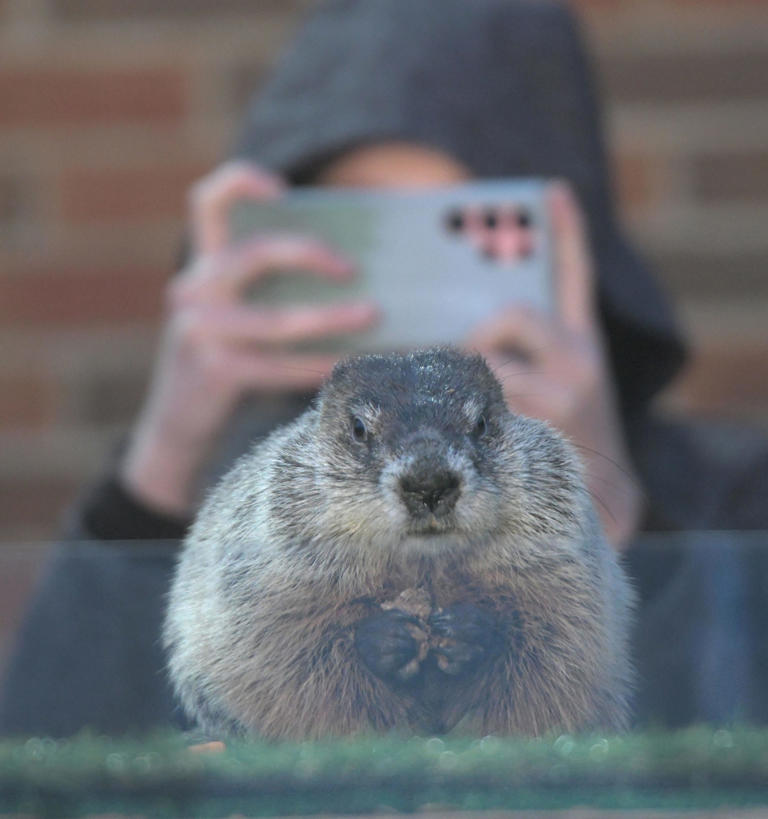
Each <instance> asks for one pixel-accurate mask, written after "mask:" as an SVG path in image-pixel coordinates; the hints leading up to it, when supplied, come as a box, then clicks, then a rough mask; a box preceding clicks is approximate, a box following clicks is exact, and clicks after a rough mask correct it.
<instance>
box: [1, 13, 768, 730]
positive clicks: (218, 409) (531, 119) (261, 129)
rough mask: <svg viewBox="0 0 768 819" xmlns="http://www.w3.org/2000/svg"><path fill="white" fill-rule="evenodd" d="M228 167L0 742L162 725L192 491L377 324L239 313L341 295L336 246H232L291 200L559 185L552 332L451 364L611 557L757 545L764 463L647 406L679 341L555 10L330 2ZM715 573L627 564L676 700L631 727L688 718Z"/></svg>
mask: <svg viewBox="0 0 768 819" xmlns="http://www.w3.org/2000/svg"><path fill="white" fill-rule="evenodd" d="M234 156H235V158H234V159H233V160H231V161H229V162H227V163H225V164H224V165H223V166H222V167H221V168H219V169H217V170H216V171H214V172H213V173H212V174H211V175H210V176H208V177H206V179H204V180H203V181H202V182H201V183H200V184H199V185H198V186H196V188H195V190H194V192H193V194H192V196H191V200H190V201H191V207H190V226H189V249H188V254H187V260H186V262H185V264H184V265H183V269H182V270H181V271H180V272H179V273H178V275H177V276H176V277H175V278H174V279H173V281H172V282H171V284H170V285H169V289H168V300H167V301H168V307H167V317H166V325H165V329H164V333H163V336H162V340H161V344H160V349H159V352H158V357H157V360H156V364H155V371H154V375H153V379H152V382H151V385H150V388H149V392H148V396H147V399H146V401H145V404H144V407H143V409H142V412H141V414H140V417H139V419H138V421H137V423H136V426H135V428H134V430H133V432H132V434H131V436H130V437H129V439H128V441H127V442H126V445H125V447H124V449H123V450H122V451H121V453H120V454H119V455H118V457H117V459H116V461H115V463H114V464H113V465H112V466H111V468H110V470H109V472H108V473H107V474H106V475H105V477H104V479H103V480H102V481H100V482H99V483H98V484H97V485H96V486H95V487H94V488H93V489H92V490H91V491H90V492H89V493H88V494H87V495H86V496H85V497H84V498H83V499H82V502H81V503H80V504H79V505H78V506H77V507H76V508H75V509H74V510H73V512H72V515H71V519H70V522H69V526H68V531H67V533H66V538H65V540H64V542H63V543H62V544H61V545H60V546H59V547H58V550H57V552H56V554H55V556H54V558H53V560H52V562H51V564H50V566H49V568H48V571H47V574H46V577H45V578H44V580H43V583H42V584H41V587H40V589H39V591H38V594H37V597H36V599H35V601H34V602H33V605H32V607H31V609H30V612H29V614H28V617H27V619H26V622H25V625H24V627H23V629H22V631H21V634H20V637H19V641H18V645H17V649H16V652H15V654H14V656H13V658H12V662H11V666H10V673H9V675H8V679H7V681H6V686H5V689H4V695H3V698H2V701H0V730H3V731H6V732H15V733H35V732H37V733H52V734H62V735H63V734H69V733H72V732H73V731H76V730H77V729H79V728H80V727H83V726H85V725H89V726H92V727H94V728H96V729H98V730H102V731H110V732H123V731H127V730H134V731H135V730H143V729H146V728H149V727H154V726H156V725H162V724H168V723H170V722H172V721H173V719H174V717H173V713H174V706H173V701H172V696H171V694H170V690H169V688H168V686H167V683H166V681H165V678H164V675H163V670H162V669H163V662H164V661H163V657H162V653H161V650H160V646H159V631H160V624H161V620H162V609H163V595H164V593H165V590H166V588H167V585H168V581H169V577H170V573H171V572H172V569H173V564H174V559H175V555H176V551H177V549H178V540H179V539H180V538H182V537H183V534H184V532H185V530H186V527H187V525H188V523H189V521H190V518H191V516H192V515H193V514H194V509H195V506H196V503H197V501H198V499H199V497H200V494H201V492H202V491H204V489H205V487H206V486H209V485H210V483H211V482H212V481H213V480H215V478H216V477H217V476H218V475H220V474H221V473H222V472H223V471H224V470H225V469H226V468H227V466H228V465H229V464H231V462H232V460H233V459H234V458H235V457H237V455H239V454H240V453H242V452H243V451H244V450H245V448H246V447H247V446H248V445H249V443H250V442H251V441H252V440H253V439H254V438H258V437H259V436H261V435H264V434H266V433H267V432H269V431H270V430H271V429H272V428H273V427H274V426H275V425H276V424H278V423H283V422H285V421H287V420H290V419H291V418H293V417H295V416H296V415H298V414H299V413H300V412H301V411H302V410H303V409H305V408H306V406H307V403H308V401H309V400H311V395H312V392H313V391H314V390H315V389H316V388H317V386H318V385H319V384H320V382H321V381H322V379H323V378H324V377H325V375H327V373H328V372H329V371H330V368H331V367H332V364H333V361H334V358H333V357H332V356H328V355H321V354H319V353H312V352H301V353H299V352H297V351H296V349H295V344H296V343H297V342H303V341H308V340H312V339H317V338H323V337H326V336H329V335H340V334H344V333H351V332H354V331H357V330H360V329H363V328H365V327H367V326H370V325H371V323H373V322H375V321H376V306H375V305H373V304H368V303H365V302H362V303H355V304H341V303H340V304H336V305H331V306H325V307H318V306H296V307H293V308H285V309H281V310H280V311H277V310H275V309H272V308H270V309H268V308H266V307H263V306H259V305H258V303H256V304H254V303H252V302H250V303H246V302H244V301H243V300H242V299H241V294H242V291H243V289H244V287H245V286H246V285H251V284H253V283H256V284H258V281H259V279H260V278H261V277H263V276H264V275H265V274H266V273H275V272H280V271H288V270H291V269H295V268H297V267H301V268H302V269H308V270H311V271H313V272H314V273H316V274H317V275H319V276H322V277H325V278H327V279H328V280H329V282H332V281H334V280H343V279H345V278H347V277H349V276H351V275H354V272H353V270H352V269H351V267H350V265H349V263H348V262H347V261H346V260H345V259H343V258H341V257H340V256H339V255H338V254H337V253H336V252H334V250H333V248H328V247H324V246H322V245H321V244H319V243H318V242H316V241H313V240H310V239H308V238H306V237H300V236H293V237H284V236H281V237H274V236H262V237H258V238H253V239H250V240H246V241H243V242H239V243H234V242H233V241H232V240H231V237H230V236H229V232H228V214H229V211H230V209H231V207H232V206H233V204H234V203H235V202H237V201H238V200H240V199H242V198H248V199H260V198H268V197H275V196H279V195H280V194H281V191H282V190H283V189H284V187H285V186H286V185H306V184H318V185H333V186H353V187H363V188H365V187H370V188H376V187H382V186H402V185H410V186H412V185H420V186H427V187H430V186H436V185H444V184H451V183H455V182H460V181H465V180H468V179H471V178H482V177H500V176H504V177H511V176H538V177H545V178H552V179H561V180H567V182H568V185H570V186H571V187H570V188H569V187H568V186H564V185H563V184H558V185H555V186H554V187H553V189H552V193H551V196H550V200H549V207H550V209H551V217H552V225H553V242H554V246H555V247H554V250H555V259H556V265H555V266H556V270H555V275H556V285H557V298H556V302H557V306H558V309H557V311H556V313H555V316H554V317H552V318H547V317H544V316H542V315H538V314H536V313H535V312H533V311H531V310H529V309H526V308H521V307H519V306H510V307H508V308H505V309H503V310H502V311H500V313H499V314H498V315H497V316H494V317H492V318H491V319H490V320H489V321H487V322H485V323H484V324H482V325H481V326H479V327H478V328H477V329H476V331H475V332H474V333H473V334H472V335H471V337H470V338H468V339H467V345H468V346H471V347H473V348H475V349H477V350H479V351H481V352H483V353H484V354H485V355H486V357H487V358H488V360H489V363H490V364H491V366H492V367H494V368H495V369H496V371H497V374H498V375H499V376H500V379H501V381H502V383H503V385H504V388H505V396H506V398H507V401H508V403H509V405H510V407H511V408H512V409H513V410H514V411H517V412H522V413H525V414H529V415H534V416H537V417H540V418H544V419H546V420H548V421H550V422H551V423H553V424H554V425H555V426H557V427H559V428H560V429H561V430H562V431H563V432H564V433H565V434H566V435H568V437H570V438H571V439H572V440H573V442H574V443H575V444H576V445H577V447H579V448H580V452H581V454H582V457H583V460H584V464H585V473H586V476H587V481H588V484H589V486H590V489H591V491H592V493H593V495H594V496H595V497H596V501H597V510H598V512H599V514H600V515H601V518H602V521H603V524H604V527H605V530H606V534H607V536H608V537H609V539H610V540H611V542H612V543H613V544H614V545H615V546H616V547H617V548H624V547H625V546H627V544H629V543H631V541H632V538H633V536H634V535H635V534H636V533H637V532H639V531H651V530H659V529H666V530H686V529H704V528H711V529H717V528H725V527H729V528H757V527H768V512H766V510H765V508H764V506H765V505H764V497H765V489H766V487H767V486H768V450H767V449H766V448H765V446H764V445H762V443H761V444H760V445H759V446H758V445H755V444H754V443H753V442H752V440H751V439H749V440H747V439H742V446H743V447H744V450H743V451H744V452H745V453H747V452H748V455H747V456H746V458H745V459H742V460H741V461H740V462H738V463H733V464H729V463H727V462H724V460H723V458H722V452H721V451H720V449H719V448H718V445H717V444H714V445H713V444H712V443H711V439H710V438H708V437H707V436H704V435H701V434H699V433H698V432H697V430H696V429H695V428H694V427H693V426H690V425H688V426H680V425H675V424H671V423H668V422H664V421H662V420H660V419H658V418H656V417H655V416H654V414H653V412H652V399H653V397H654V396H655V395H656V394H657V393H658V392H659V391H660V390H661V389H663V387H664V386H666V385H667V384H668V383H669V381H670V380H671V379H672V378H673V376H674V375H675V373H676V372H677V371H678V369H679V367H680V366H681V364H682V362H683V360H684V348H683V343H682V340H681V337H680V334H679V331H678V328H677V326H676V323H675V321H674V318H673V316H672V313H671V311H670V309H669V306H668V305H667V303H666V301H665V299H664V297H663V294H662V293H661V292H660V290H659V289H658V287H657V285H656V283H655V282H654V280H653V278H652V276H651V275H650V273H649V272H648V270H647V269H646V267H645V266H644V264H643V262H642V261H641V260H640V259H639V257H638V256H637V255H636V254H635V253H634V252H633V250H632V249H631V248H630V247H629V245H628V244H627V242H626V241H625V239H624V237H623V236H622V234H621V231H620V229H619V226H618V224H617V219H616V215H615V210H614V205H613V201H612V194H611V190H610V184H609V178H608V171H607V166H606V157H605V151H604V147H603V143H602V137H601V133H600V129H599V112H598V109H597V105H596V100H595V96H594V90H593V87H592V81H591V78H590V75H589V70H588V66H587V62H586V59H585V55H584V51H583V48H582V45H581V42H580V39H579V35H578V31H577V29H576V26H575V23H574V20H573V18H572V17H571V15H570V14H569V12H568V11H567V9H566V8H565V7H563V6H562V5H560V4H558V3H551V2H546V1H545V0H542V1H541V2H528V1H527V0H473V2H472V3H469V2H467V0H441V3H440V4H439V12H438V9H437V6H436V5H435V4H427V3H414V2H413V0H331V1H330V2H326V3H324V4H322V5H321V6H320V8H319V10H318V11H317V12H316V13H315V14H314V15H313V16H312V17H311V18H310V19H309V20H308V22H307V24H306V25H305V27H304V28H303V29H302V31H301V32H300V33H299V35H298V36H297V38H296V40H295V42H294V44H293V45H292V47H291V48H290V49H289V50H288V51H287V52H286V54H285V56H284V57H283V59H282V60H281V61H280V62H279V63H278V65H277V68H276V70H275V72H274V75H273V77H272V79H271V81H270V82H269V83H268V85H267V86H266V88H265V89H264V90H263V92H262V93H261V94H260V95H259V97H258V98H257V99H256V101H255V102H254V104H253V106H252V107H251V109H250V111H249V112H248V115H247V117H246V122H245V126H244V129H243V133H242V136H241V139H240V142H239V144H238V146H237V149H236V150H235V152H234ZM571 189H572V190H573V192H574V193H571V192H570V191H571ZM256 292H258V291H256ZM729 440H730V439H729ZM163 540H165V541H170V542H166V543H165V544H162V545H158V544H155V545H147V544H141V543H139V542H138V541H163ZM126 541H132V542H131V543H126ZM707 560H711V561H712V560H714V561H715V563H716V561H717V558H716V557H714V556H711V555H710V557H707V556H706V555H705V559H704V560H699V561H698V562H697V563H696V566H695V567H694V568H691V566H689V565H688V564H687V563H685V561H683V562H682V563H681V561H680V560H678V559H675V558H672V559H668V560H664V561H656V562H655V563H654V564H653V565H649V564H648V561H647V560H646V559H645V558H644V556H643V555H642V554H637V550H630V551H629V553H628V563H629V565H630V567H631V568H632V571H633V573H634V574H635V575H636V576H637V578H638V582H639V584H640V591H641V596H642V597H643V600H644V608H643V611H642V612H641V616H640V624H639V628H638V634H639V635H641V637H640V638H639V639H638V646H639V655H640V656H639V660H640V665H641V672H642V671H643V670H644V668H646V667H647V668H654V669H656V668H657V667H658V663H659V662H660V660H659V657H663V658H664V662H665V663H669V662H671V663H672V665H671V666H668V671H667V673H668V677H669V686H675V685H676V686H677V689H679V693H678V694H677V695H676V696H675V697H673V698H671V699H670V697H669V696H668V690H667V689H663V688H658V687H657V688H656V689H655V690H651V689H650V688H649V687H648V686H646V687H645V689H642V690H641V692H640V695H639V702H640V704H641V706H642V708H641V711H642V709H643V708H644V709H645V713H642V714H641V716H645V717H652V718H655V719H657V720H659V721H661V722H664V721H666V722H668V723H670V724H676V723H680V722H685V721H687V720H688V719H695V718H700V716H701V713H702V711H701V709H700V708H698V705H697V702H698V701H703V700H706V699H707V696H708V695H707V694H706V693H702V691H701V690H700V689H702V683H701V676H700V675H699V674H698V671H696V669H698V668H699V666H701V662H700V659H701V658H700V657H699V655H698V654H695V652H697V651H701V650H702V649H701V646H703V645H706V640H705V639H703V638H702V635H701V633H700V622H699V619H698V617H697V611H698V610H697V609H696V606H700V607H706V606H709V605H711V601H710V600H708V599H707V598H701V595H700V593H699V591H698V590H699V589H700V587H701V582H700V581H701V578H702V577H704V578H708V577H710V574H708V572H709V571H710V569H712V570H715V571H716V570H717V568H716V566H715V565H714V563H712V564H711V565H710V563H707ZM697 573H698V574H697ZM691 575H693V576H695V578H697V579H695V580H694V581H691V580H690V577H691ZM699 575H701V577H700V576H699ZM680 577H683V578H684V580H682V581H679V582H681V583H683V588H682V591H680V594H679V595H678V597H677V598H675V600H676V601H678V602H677V603H676V605H677V609H675V608H674V607H673V609H672V611H673V612H674V613H675V614H676V615H677V614H679V610H680V609H685V607H686V605H687V603H690V601H691V600H694V601H695V602H694V604H693V605H692V607H691V610H690V611H689V612H688V613H687V615H686V619H684V621H682V622H679V623H677V627H678V628H679V629H682V631H681V632H680V635H683V636H680V641H682V642H683V643H686V646H685V647H683V648H681V649H680V650H678V651H677V652H676V655H675V656H673V657H671V658H670V656H669V652H663V651H662V652H661V653H660V652H659V645H658V640H663V639H664V630H665V628H666V627H667V626H668V625H669V624H668V622H667V618H668V616H669V607H667V608H662V609H661V610H660V609H659V608H658V606H657V603H658V601H659V599H660V591H661V590H662V589H665V590H669V589H670V588H672V589H674V588H675V586H674V584H675V583H676V582H678V578H680ZM692 583H693V586H695V587H696V589H697V591H690V588H689V587H691V588H692V586H691V584H692ZM686 584H687V585H686ZM697 584H698V585H697ZM659 611H663V612H664V618H663V619H661V620H660V619H659ZM654 629H655V631H654ZM686 629H688V631H686ZM654 635H656V636H655V637H654ZM689 637H690V638H691V639H688V638H689ZM694 637H695V639H693V638H694ZM703 650H704V651H706V648H705V649H703ZM745 651H746V648H745ZM694 655H695V656H694ZM707 662H710V664H711V662H712V657H711V655H707ZM675 663H676V664H677V665H675ZM692 669H693V670H692ZM744 673H745V674H746V673H747V672H746V671H745V672H744ZM657 682H658V675H657V676H656V677H654V678H653V679H652V680H651V681H650V683H649V685H650V684H656V683H657ZM703 685H704V688H706V681H705V682H704V684H703ZM669 686H668V687H669ZM697 686H698V688H697ZM694 688H695V689H696V690H695V691H694V690H693V689H694ZM646 689H647V690H646ZM702 690H703V689H702ZM697 692H698V693H697ZM697 697H698V700H697ZM710 699H711V700H713V701H714V700H716V699H717V697H715V696H714V695H713V696H712V697H710ZM713 707H714V712H713V713H714V716H715V717H717V716H718V714H717V713H716V711H717V708H718V705H717V703H715V705H714V706H713ZM726 710H727V709H726Z"/></svg>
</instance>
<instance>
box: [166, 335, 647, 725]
mask: <svg viewBox="0 0 768 819" xmlns="http://www.w3.org/2000/svg"><path fill="white" fill-rule="evenodd" d="M630 609H631V593H630V590H629V588H628V585H627V582H626V580H625V577H624V575H623V573H622V571H621V570H620V568H619V566H618V564H617V560H616V558H615V556H614V553H613V551H612V549H611V548H610V547H609V546H608V545H607V543H606V541H605V539H604V536H603V534H602V533H601V529H600V525H599V523H598V520H597V517H596V515H595V512H594V509H593V506H592V503H591V499H590V495H589V493H588V492H587V490H586V488H585V485H584V482H583V479H582V476H581V470H580V465H579V462H578V459H577V457H576V455H575V454H574V451H573V450H572V448H571V446H570V445H569V444H568V443H567V442H566V441H565V440H564V439H563V438H562V437H561V436H560V435H559V434H558V433H556V432H555V431H554V430H553V429H552V428H550V427H549V426H548V425H547V424H545V423H543V422H541V421H537V420H532V419H530V418H525V417H521V416H519V415H515V414H513V413H512V412H510V410H509V409H508V407H507V406H506V404H505V402H504V399H503V396H502V391H501V387H500V385H499V383H498V381H497V380H496V379H495V377H494V376H493V375H492V373H491V371H490V370H489V368H488V366H487V365H486V363H485V362H484V360H483V359H482V357H480V356H478V355H467V354H465V353H462V352H459V351H458V350H454V349H451V348H437V349H431V350H426V351H418V352H414V353H410V354H404V355H399V354H398V355H370V356H360V357H354V358H350V359H347V360H345V361H343V362H341V363H339V364H338V365H337V366H336V368H335V369H334V371H333V373H332V375H331V377H330V379H329V380H328V382H327V383H326V384H325V386H324V388H323V389H322V390H321V392H320V394H319V397H318V399H317V401H316V403H315V404H314V405H313V406H312V407H311V408H310V409H309V410H307V411H306V412H305V413H304V414H303V415H302V416H301V417H299V418H298V419H297V420H296V421H294V422H293V423H291V424H289V425H287V426H285V427H283V428H281V429H279V430H277V431H276V432H274V433H273V434H272V435H271V436H269V437H268V438H267V439H265V440H264V441H263V442H261V443H258V444H257V445H255V446H254V447H253V449H252V450H251V451H250V452H249V453H248V454H246V455H245V456H244V457H242V458H241V459H240V460H239V461H238V462H237V463H236V465H235V466H234V468H233V469H232V471H231V472H230V473H229V474H228V475H226V476H225V477H224V478H223V479H222V481H221V482H220V483H219V484H218V485H217V486H216V488H215V489H214V490H213V491H212V492H211V494H210V495H209V497H208V498H207V500H206V502H205V503H204V505H203V506H202V509H201V511H200V513H199V515H198V517H197V520H196V521H195V523H194V524H193V526H192V528H191V530H190V532H189V535H188V537H187V539H186V543H185V545H184V548H183V551H182V553H181V556H180V559H179V564H178V568H177V573H176V576H175V580H174V582H173V585H172V589H171V593H170V598H169V609H168V615H167V621H166V626H165V644H166V647H167V650H168V652H169V658H170V660H169V668H170V675H171V678H172V681H173V683H174V686H175V688H176V691H177V693H178V695H179V697H180V699H181V702H182V704H183V706H184V708H185V710H186V711H187V712H188V714H189V715H190V716H191V717H193V718H194V719H195V720H196V721H197V723H198V724H199V726H200V727H201V728H202V729H203V730H204V731H205V732H207V733H208V734H209V735H212V736H219V737H225V736H233V735H235V736H258V737H266V738H275V739H278V738H290V739H307V738H319V737H325V736H338V735H347V734H356V733H362V732H382V731H392V730H394V731H405V732H410V733H413V732H417V733H439V732H447V731H454V732H462V733H471V734H474V735H478V736H484V735H487V734H513V733H514V734H522V735H531V736H533V735H540V734H542V733H543V732H548V731H550V730H558V731H578V730H582V729H607V730H616V729H622V728H624V727H625V726H626V723H627V717H628V714H627V710H628V707H627V701H628V694H629V688H630V679H631V673H630V663H629V659H628V653H627V631H628V624H629V619H630Z"/></svg>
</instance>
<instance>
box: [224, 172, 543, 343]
mask: <svg viewBox="0 0 768 819" xmlns="http://www.w3.org/2000/svg"><path fill="white" fill-rule="evenodd" d="M545 193H546V184H545V183H544V182H542V181H540V180H494V181H482V182H473V183H468V184H464V185H458V186H451V187H444V188H438V189H431V190H429V191H423V190H416V189H413V190H410V189H406V190H402V189H398V190H389V189H387V190H375V191H372V190H365V191H362V190H357V189H329V188H301V189H293V190H291V191H290V192H289V193H287V194H286V195H284V196H283V197H281V198H280V199H275V200H270V201H268V202H263V203H253V202H245V203H242V204H241V205H238V207H237V208H236V209H235V212H234V214H233V232H234V236H235V238H245V237H247V236H252V235H256V234H267V233H270V234H294V233H298V234H303V235H309V236H312V237H314V238H317V239H320V240H322V241H323V242H325V243H327V244H328V245H330V246H332V247H333V248H335V249H336V250H338V251H339V252H340V253H342V254H343V255H345V256H346V257H348V258H349V259H350V260H352V261H353V262H354V263H355V264H356V265H357V268H358V274H357V275H356V276H355V278H354V280H352V281H350V282H349V283H344V284H334V283H329V282H328V281H327V280H326V279H323V278H319V277H318V276H316V275H311V274H307V273H306V272H302V271H288V272H280V273H275V274H274V275H270V276H268V277H267V278H266V279H265V280H262V281H260V282H259V284H258V287H257V288H254V290H253V293H252V298H253V299H254V301H258V302H259V303H263V304H268V305H280V306H287V305H290V304H329V303H333V302H344V301H352V300H358V299H360V300H362V299H364V300H371V301H373V302H375V303H376V304H377V305H378V306H379V308H380V311H381V317H382V318H381V321H380V323H379V324H378V326H377V327H376V328H375V329H373V330H371V331H369V332H366V333H363V334H357V335H355V336H354V337H345V338H344V339H338V340H337V341H336V342H334V343H333V344H332V345H331V346H332V347H333V348H334V349H343V350H347V349H349V350H366V351H369V350H391V349H403V348H409V347H414V346H425V345H430V344H435V343H460V342H461V341H462V340H463V339H464V338H466V337H467V335H468V334H469V333H471V332H472V330H473V329H474V328H476V327H477V326H478V325H479V324H480V323H481V322H482V321H484V320H486V319H488V318H489V317H491V316H492V315H494V313H497V312H498V311H499V310H500V309H502V308H503V307H505V306H507V305H510V304H512V303H520V302H522V303H526V304H529V305H532V306H533V307H535V308H537V309H539V310H541V311H543V312H549V311H551V310H552V305H553V292H552V289H553V282H552V263H551V258H550V255H551V248H550V241H549V235H550V230H549V224H548V221H547V209H546V201H545ZM323 346H325V347H328V346H329V345H323Z"/></svg>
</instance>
